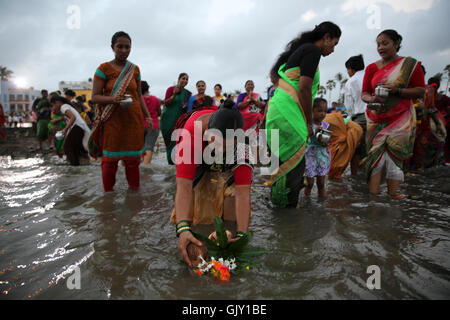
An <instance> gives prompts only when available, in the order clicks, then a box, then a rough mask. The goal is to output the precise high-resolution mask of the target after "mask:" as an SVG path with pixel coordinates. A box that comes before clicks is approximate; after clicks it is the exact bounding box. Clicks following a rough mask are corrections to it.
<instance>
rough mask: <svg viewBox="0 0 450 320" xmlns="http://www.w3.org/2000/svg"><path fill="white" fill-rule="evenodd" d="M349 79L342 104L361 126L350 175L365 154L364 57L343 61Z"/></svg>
mask: <svg viewBox="0 0 450 320" xmlns="http://www.w3.org/2000/svg"><path fill="white" fill-rule="evenodd" d="M345 67H346V68H347V73H348V75H349V77H350V79H349V80H348V81H347V83H346V84H345V89H344V104H345V106H346V108H347V114H348V117H349V118H350V119H351V120H353V121H354V122H356V123H357V124H359V125H360V126H361V127H362V128H363V131H364V133H363V138H362V139H361V142H360V144H359V147H358V148H357V149H356V151H355V155H354V156H353V159H352V161H351V163H350V166H351V172H352V175H356V174H357V173H358V169H359V163H360V161H361V160H362V159H363V158H364V157H365V155H366V151H365V149H366V144H365V135H366V131H367V123H366V107H367V104H366V103H365V102H364V101H362V100H361V92H362V84H363V80H364V59H363V56H362V55H359V56H354V57H351V58H350V59H348V60H347V62H346V63H345Z"/></svg>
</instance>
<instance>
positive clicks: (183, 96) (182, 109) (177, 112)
mask: <svg viewBox="0 0 450 320" xmlns="http://www.w3.org/2000/svg"><path fill="white" fill-rule="evenodd" d="M191 95H192V93H191V92H190V91H189V90H186V89H183V91H182V92H181V93H180V94H178V95H177V96H176V97H175V99H174V100H173V102H172V104H170V105H167V106H164V110H163V112H162V115H161V120H160V128H161V133H162V136H163V138H164V143H165V145H166V154H167V161H168V163H169V164H170V165H173V164H174V163H173V161H172V150H173V148H174V147H175V141H172V133H173V131H174V128H175V125H176V123H177V121H178V119H179V118H180V116H181V115H183V114H184V113H186V110H187V102H188V100H189V98H190V97H191Z"/></svg>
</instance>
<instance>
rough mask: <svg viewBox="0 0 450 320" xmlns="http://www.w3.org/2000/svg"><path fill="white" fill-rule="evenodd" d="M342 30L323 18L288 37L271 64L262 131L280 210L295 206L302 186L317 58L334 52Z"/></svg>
mask: <svg viewBox="0 0 450 320" xmlns="http://www.w3.org/2000/svg"><path fill="white" fill-rule="evenodd" d="M340 37H341V30H340V28H339V27H338V26H337V25H335V24H334V23H332V22H323V23H321V24H320V25H318V26H316V27H315V29H314V30H312V31H309V32H304V33H302V34H301V35H300V36H299V37H298V38H296V39H294V40H292V41H291V42H290V43H289V44H288V45H287V47H286V51H285V52H284V53H282V54H281V55H280V57H279V58H278V60H277V62H276V63H275V65H274V67H273V71H275V72H276V71H278V75H279V77H280V79H279V80H278V88H277V90H276V91H275V94H274V96H273V98H272V99H271V100H270V102H269V109H268V112H267V120H266V130H267V141H268V145H269V148H270V150H271V152H272V153H273V154H274V155H275V156H277V157H278V159H279V162H280V166H279V168H278V170H277V171H275V172H274V173H273V175H272V179H271V181H272V202H273V204H274V205H275V206H277V207H280V208H292V207H294V208H295V207H297V204H298V198H299V194H300V190H301V189H302V188H303V187H304V184H303V174H304V171H305V161H304V155H305V150H306V144H307V142H308V139H309V137H310V136H311V135H312V134H313V131H312V124H313V121H312V101H313V99H314V97H315V95H316V93H317V89H318V87H319V84H320V73H319V69H318V66H319V62H320V58H321V56H324V57H326V56H328V55H330V54H331V53H333V52H334V47H335V46H336V45H337V44H338V42H339V38H340Z"/></svg>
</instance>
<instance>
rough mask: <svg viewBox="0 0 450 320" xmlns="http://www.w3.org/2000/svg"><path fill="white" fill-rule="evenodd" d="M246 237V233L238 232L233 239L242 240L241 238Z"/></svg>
mask: <svg viewBox="0 0 450 320" xmlns="http://www.w3.org/2000/svg"><path fill="white" fill-rule="evenodd" d="M246 235H247V233H245V232H242V231H238V232H236V236H235V238H242V237H243V236H246Z"/></svg>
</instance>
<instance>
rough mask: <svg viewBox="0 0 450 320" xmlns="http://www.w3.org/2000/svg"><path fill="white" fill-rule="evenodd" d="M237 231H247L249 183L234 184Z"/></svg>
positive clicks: (248, 221) (249, 203)
mask: <svg viewBox="0 0 450 320" xmlns="http://www.w3.org/2000/svg"><path fill="white" fill-rule="evenodd" d="M235 188H236V192H235V194H236V203H235V206H236V223H237V229H236V230H237V231H242V232H248V226H249V224H250V205H251V202H250V185H239V186H238V185H236V187H235Z"/></svg>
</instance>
